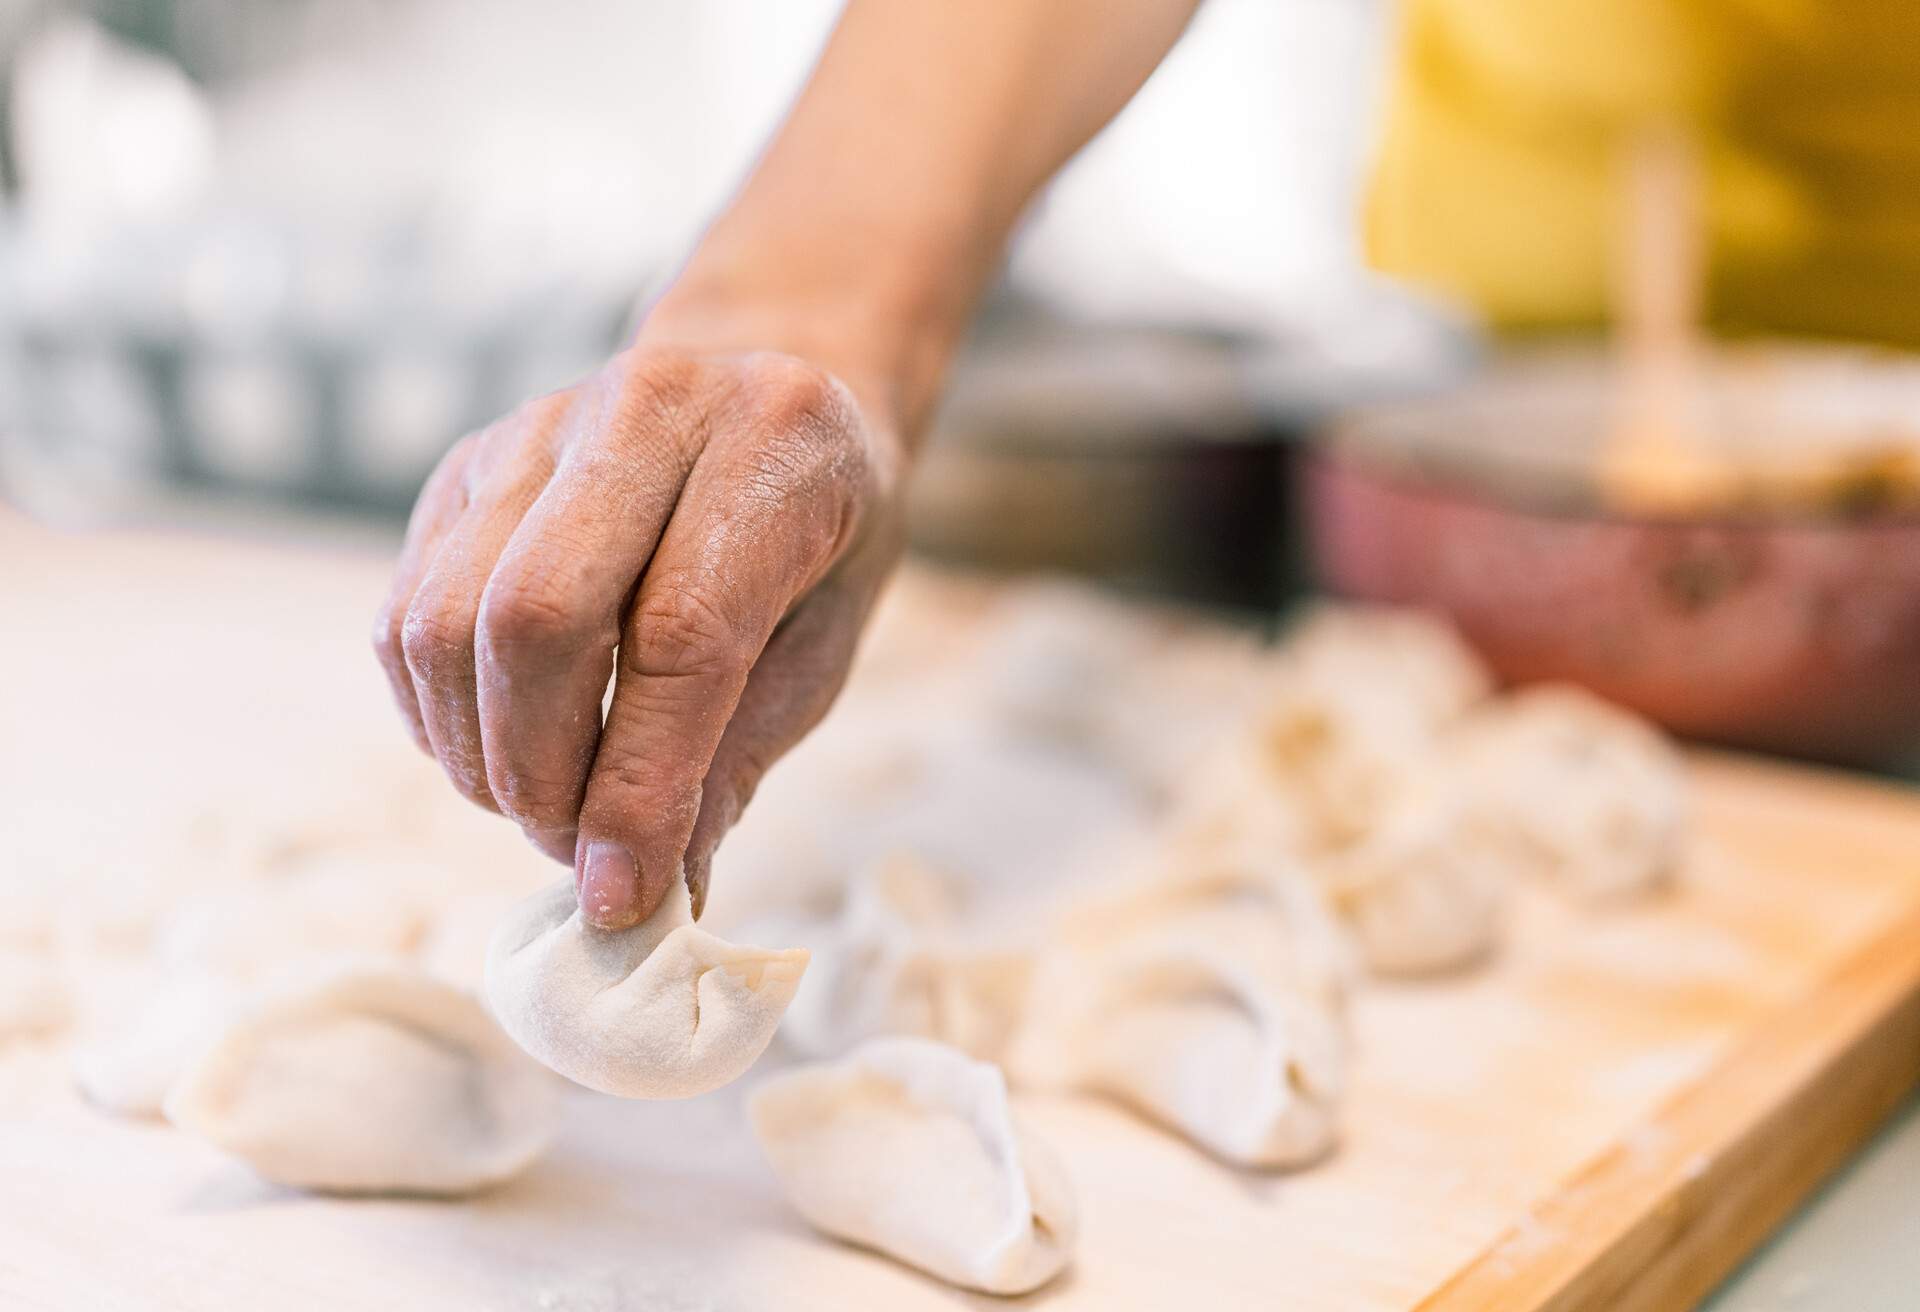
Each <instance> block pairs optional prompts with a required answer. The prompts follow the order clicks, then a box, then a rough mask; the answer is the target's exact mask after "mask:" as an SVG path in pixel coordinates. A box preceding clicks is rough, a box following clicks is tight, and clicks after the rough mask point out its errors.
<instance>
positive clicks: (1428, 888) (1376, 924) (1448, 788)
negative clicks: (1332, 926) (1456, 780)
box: [1305, 784, 1513, 975]
mask: <svg viewBox="0 0 1920 1312" xmlns="http://www.w3.org/2000/svg"><path fill="white" fill-rule="evenodd" d="M1480 821H1481V818H1480V814H1479V812H1478V810H1477V808H1476V807H1475V806H1474V805H1473V803H1472V801H1471V800H1470V799H1469V798H1468V797H1467V796H1466V795H1465V794H1464V793H1463V792H1462V790H1461V789H1459V788H1458V787H1455V786H1452V785H1443V784H1431V785H1429V786H1428V787H1426V788H1423V789H1422V790H1421V791H1419V792H1418V793H1415V794H1411V795H1409V796H1407V797H1403V798H1402V799H1400V801H1399V802H1397V803H1396V804H1395V805H1394V806H1393V807H1392V808H1390V809H1389V810H1388V811H1387V813H1386V814H1385V815H1384V816H1382V817H1381V818H1380V820H1379V821H1377V822H1376V823H1375V824H1374V825H1373V826H1372V827H1371V829H1370V830H1369V832H1368V833H1367V834H1366V835H1365V836H1364V837H1362V838H1361V839H1359V840H1358V841H1357V842H1355V843H1353V844H1351V845H1350V846H1348V847H1346V848H1344V849H1342V850H1340V851H1337V852H1330V853H1320V854H1317V855H1315V856H1312V857H1309V858H1307V859H1306V861H1305V864H1306V866H1307V868H1308V869H1309V870H1311V871H1312V872H1313V875H1314V877H1315V879H1316V880H1317V881H1318V882H1319V883H1320V886H1321V888H1322V889H1323V890H1324V891H1325V892H1326V894H1327V898H1328V901H1329V902H1331V903H1332V905H1333V907H1334V910H1335V911H1336V912H1337V913H1338V915H1339V916H1340V918H1341V920H1342V921H1343V922H1344V923H1345V924H1346V926H1347V927H1348V929H1349V930H1350V931H1351V932H1352V934H1353V937H1354V940H1355V941H1356V942H1357V943H1358V944H1359V945H1360V951H1361V955H1362V956H1363V957H1364V958H1365V959H1366V963H1367V966H1368V968H1369V969H1371V970H1372V971H1374V972H1375V973H1376V974H1381V975H1429V974H1436V973H1439V972H1442V971H1448V970H1455V969H1459V968H1461V967H1464V966H1468V965H1471V964H1473V963H1474V962H1476V961H1478V960H1480V959H1481V958H1483V957H1485V956H1486V955H1487V954H1488V953H1489V952H1491V951H1492V950H1493V948H1494V946H1495V945H1496V944H1497V943H1498V941H1499V938H1500V930H1501V926H1502V924H1503V922H1504V920H1505V916H1506V910H1507V904H1508V902H1509V900H1510V893H1511V888H1512V882H1513V878H1512V863H1511V861H1510V859H1509V858H1508V856H1507V854H1506V852H1505V851H1504V850H1503V849H1502V848H1501V847H1500V846H1499V845H1498V844H1496V843H1494V842H1492V841H1490V839H1489V836H1488V834H1487V833H1486V831H1485V829H1484V827H1483V826H1482V824H1481V822H1480Z"/></svg>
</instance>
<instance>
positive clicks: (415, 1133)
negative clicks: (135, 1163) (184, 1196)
mask: <svg viewBox="0 0 1920 1312" xmlns="http://www.w3.org/2000/svg"><path fill="white" fill-rule="evenodd" d="M166 1114H167V1118H168V1119H169V1120H171V1121H172V1122H173V1123H174V1124H175V1125H177V1126H179V1127H180V1128H181V1129H183V1130H185V1131H187V1132H188V1133H189V1134H192V1135H194V1136H196V1137H198V1138H201V1139H204V1140H206V1141H207V1142H208V1143H211V1144H213V1145H214V1146H216V1147H218V1148H221V1149H224V1150H225V1151H227V1152H229V1153H232V1154H233V1155H235V1156H236V1157H239V1158H241V1159H242V1160H244V1161H245V1162H246V1163H247V1164H248V1165H249V1166H251V1167H252V1168H253V1169H254V1170H256V1171H258V1172H259V1173H260V1174H261V1175H263V1176H265V1177H266V1178H268V1179H270V1180H274V1181H278V1182H279V1183H281V1184H287V1185H292V1186H295V1187H298V1188H303V1189H314V1190H319V1191H322V1192H328V1193H418V1194H464V1193H470V1192H472V1191H473V1190H476V1189H480V1188H483V1187H485V1186H487V1185H490V1184H495V1183H498V1182H499V1181H502V1180H506V1179H508V1178H510V1177H512V1176H513V1175H515V1174H517V1173H518V1172H520V1171H521V1170H522V1169H523V1168H525V1167H526V1166H527V1164H528V1163H530V1162H531V1161H532V1160H533V1159H534V1158H535V1157H536V1156H537V1155H538V1154H539V1153H540V1151H541V1149H543V1148H544V1147H545V1146H546V1144H547V1142H548V1140H549V1139H550V1138H551V1137H552V1135H553V1132H554V1130H555V1128H556V1127H557V1122H558V1090H557V1088H556V1086H555V1083H554V1081H553V1078H552V1076H550V1075H549V1074H548V1073H547V1072H546V1071H543V1070H541V1069H540V1068H539V1067H538V1066H537V1065H535V1064H534V1063H533V1062H531V1061H529V1060H527V1058H526V1056H525V1055H524V1054H522V1053H521V1052H520V1051H519V1050H518V1049H516V1048H515V1047H514V1046H513V1044H511V1043H510V1042H508V1041H507V1038H506V1036H505V1035H503V1034H501V1033H500V1031H499V1029H498V1028H497V1027H496V1026H495V1025H494V1024H493V1022H492V1021H491V1020H490V1019H489V1018H488V1017H487V1015H486V1013H485V1012H484V1011H482V1010H481V1008H480V1005H479V1003H478V1002H476V1001H475V1000H474V999H473V998H472V997H470V996H468V995H467V994H465V993H462V992H460V991H459V990H458V989H455V988H453V987H451V986H449V985H447V984H443V983H441V982H440V981H438V980H435V979H432V978H430V977H429V976H426V975H424V974H421V973H419V972H417V971H413V970H409V969H406V968H402V967H387V966H373V967H354V968H345V969H336V970H333V971H330V972H328V973H326V974H324V975H322V976H320V977H319V978H317V979H315V980H313V981H312V982H309V983H306V984H303V985H300V986H290V987H287V988H283V989H280V990H276V991H274V992H273V993H272V994H271V996H269V997H268V998H267V999H266V1000H265V1001H263V1002H260V1003H258V1004H255V1005H254V1006H252V1007H250V1008H249V1009H248V1010H247V1012H246V1013H245V1014H244V1015H243V1016H242V1017H241V1018H240V1019H238V1020H237V1021H235V1022H233V1023H232V1024H231V1025H229V1026H228V1027H227V1028H226V1029H225V1030H224V1031H223V1032H222V1033H221V1034H220V1035H219V1037H218V1038H217V1039H215V1040H214V1041H213V1043H212V1044H211V1045H210V1046H209V1047H208V1048H206V1049H205V1050H204V1051H203V1052H201V1053H200V1055H199V1056H198V1057H197V1058H196V1059H195V1060H194V1062H193V1063H192V1065H190V1066H189V1067H188V1069H187V1070H186V1072H185V1073H184V1074H182V1075H181V1077H180V1079H179V1080H178V1081H177V1082H176V1083H175V1084H174V1087H173V1089H172V1090H171V1091H170V1092H169V1093H168V1095H167V1100H166Z"/></svg>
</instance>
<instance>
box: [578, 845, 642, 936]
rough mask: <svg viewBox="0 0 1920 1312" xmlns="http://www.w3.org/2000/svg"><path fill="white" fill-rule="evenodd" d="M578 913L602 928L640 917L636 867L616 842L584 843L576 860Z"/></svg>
mask: <svg viewBox="0 0 1920 1312" xmlns="http://www.w3.org/2000/svg"><path fill="white" fill-rule="evenodd" d="M578 892H579V897H580V913H581V914H582V915H583V916H585V917H586V918H587V920H588V921H589V922H590V923H592V924H595V925H598V926H600V928H602V929H625V928H627V927H628V926H629V925H632V924H634V923H636V922H637V921H639V920H640V918H641V914H642V913H641V904H640V871H639V869H638V867H636V866H635V865H634V862H633V854H632V853H631V852H629V851H627V849H626V848H624V847H622V846H620V844H618V843H609V842H607V841H605V840H604V839H598V840H595V841H594V842H591V843H588V844H587V856H586V860H584V861H582V862H581V863H580V887H579V890H578Z"/></svg>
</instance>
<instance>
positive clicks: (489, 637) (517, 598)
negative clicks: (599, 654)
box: [476, 578, 580, 652]
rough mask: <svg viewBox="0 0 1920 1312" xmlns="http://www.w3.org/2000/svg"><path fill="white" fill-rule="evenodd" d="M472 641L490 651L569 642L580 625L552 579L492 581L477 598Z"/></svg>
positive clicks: (552, 645) (539, 646) (553, 645)
mask: <svg viewBox="0 0 1920 1312" xmlns="http://www.w3.org/2000/svg"><path fill="white" fill-rule="evenodd" d="M476 629H477V632H476V644H477V645H478V646H480V647H482V648H484V649H487V650H489V651H492V652H501V651H511V650H513V649H515V648H529V647H530V648H535V649H538V648H543V647H557V646H566V645H569V644H570V643H571V642H572V641H573V640H574V639H575V638H577V636H578V634H579V631H580V624H579V620H578V619H577V617H576V616H575V615H574V613H573V610H572V608H571V607H569V606H568V605H567V601H566V597H565V593H564V589H563V588H562V587H560V586H558V584H557V583H556V581H554V580H550V579H549V580H547V581H544V582H543V581H541V580H538V579H535V578H516V579H510V580H504V579H503V580H496V581H494V582H493V583H490V584H488V586H487V589H486V591H485V592H484V593H483V594H482V596H481V598H480V615H479V619H478V621H477V624H476Z"/></svg>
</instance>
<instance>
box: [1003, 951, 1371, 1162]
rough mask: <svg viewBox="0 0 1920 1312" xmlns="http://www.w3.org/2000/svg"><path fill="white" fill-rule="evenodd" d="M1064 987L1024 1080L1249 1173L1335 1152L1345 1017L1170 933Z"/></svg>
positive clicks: (1249, 963)
mask: <svg viewBox="0 0 1920 1312" xmlns="http://www.w3.org/2000/svg"><path fill="white" fill-rule="evenodd" d="M1045 978H1047V977H1045V976H1043V979H1045ZM1060 982H1061V985H1062V988H1063V990H1067V991H1069V992H1068V994H1067V996H1068V997H1069V998H1070V1001H1068V1002H1067V1003H1066V1004H1065V1005H1064V1006H1063V1007H1062V1008H1061V1009H1060V1011H1059V1012H1058V1013H1057V1015H1056V1018H1054V1019H1051V1020H1049V1021H1046V1022H1044V1023H1042V1024H1040V1025H1037V1026H1036V1027H1035V1028H1033V1029H1031V1030H1029V1031H1027V1032H1026V1033H1025V1034H1023V1036H1022V1040H1021V1044H1020V1046H1019V1047H1018V1048H1017V1049H1016V1054H1017V1055H1016V1058H1015V1067H1014V1069H1015V1071H1016V1073H1017V1074H1018V1076H1019V1078H1021V1079H1022V1080H1024V1081H1026V1082H1028V1083H1031V1084H1034V1085H1036V1086H1039V1087H1066V1088H1074V1089H1080V1090H1084V1091H1086V1092H1089V1093H1099V1094H1105V1095H1107V1096H1109V1097H1112V1098H1115V1099H1117V1100H1118V1101H1120V1102H1123V1103H1125V1104H1127V1105H1129V1106H1131V1107H1133V1108H1135V1109H1136V1110H1138V1111H1141V1112H1143V1113H1145V1114H1146V1115H1147V1116H1149V1117H1150V1118H1152V1119H1153V1120H1156V1121H1159V1122H1160V1123H1161V1124H1163V1125H1166V1126H1167V1127H1169V1128H1170V1129H1173V1130H1176V1131H1178V1132H1179V1133H1180V1134H1182V1135H1184V1136H1185V1137H1186V1138H1188V1139H1189V1140H1191V1141H1192V1142H1194V1143H1196V1144H1198V1145H1199V1146H1200V1147H1202V1148H1205V1149H1206V1150H1207V1151H1209V1152H1211V1153H1213V1154H1214V1155H1216V1156H1218V1157H1220V1158H1222V1159H1223V1160H1225V1161H1229V1162H1233V1163H1236V1164H1238V1165H1244V1166H1263V1167H1280V1166H1300V1165H1304V1164H1306V1163H1308V1162H1311V1161H1314V1160H1315V1159H1317V1158H1319V1157H1321V1156H1323V1155H1325V1153H1326V1152H1327V1151H1328V1150H1329V1149H1331V1148H1332V1147H1333V1143H1334V1139H1335V1136H1336V1133H1337V1130H1338V1120H1337V1117H1338V1112H1339V1106H1340V1100H1341V1096H1342V1094H1343V1092H1344V1090H1345V1087H1346V1062H1347V1041H1346V1036H1345V1032H1344V1029H1343V1026H1342V1023H1341V1020H1340V1017H1339V1015H1338V1013H1336V1012H1334V1011H1331V1010H1330V1009H1328V1008H1327V1007H1326V1006H1325V1005H1324V1004H1323V1003H1322V1002H1321V1001H1320V1000H1319V999H1316V998H1314V997H1312V996H1311V995H1309V994H1307V993H1305V992H1303V991H1301V990H1300V989H1299V988H1298V987H1296V986H1295V984H1294V982H1293V981H1291V980H1289V979H1286V978H1284V977H1282V976H1279V975H1277V974H1275V973H1274V972H1273V971H1271V970H1270V969H1268V968H1266V967H1265V966H1264V965H1262V964H1261V963H1260V962H1259V961H1258V960H1257V959H1255V958H1252V957H1249V956H1246V955H1239V954H1234V953H1231V952H1223V951H1221V950H1220V945H1219V944H1218V943H1217V942H1216V941H1215V940H1213V939H1211V938H1208V937H1204V936H1197V935H1190V934H1185V933H1169V934H1167V935H1165V936H1159V937H1155V938H1150V939H1146V940H1143V941H1140V942H1136V943H1131V944H1129V945H1128V946H1126V947H1125V948H1123V949H1120V950H1118V951H1115V952H1113V953H1111V954H1109V955H1107V956H1106V957H1104V958H1103V959H1101V960H1100V961H1099V962H1098V965H1097V968H1096V970H1095V971H1094V972H1093V973H1092V974H1091V976H1090V977H1089V978H1088V979H1087V980H1086V981H1085V982H1083V983H1080V984H1078V985H1075V984H1072V983H1069V982H1067V981H1065V980H1061V981H1060Z"/></svg>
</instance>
